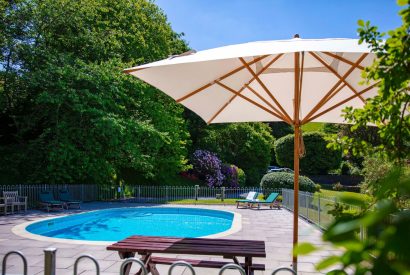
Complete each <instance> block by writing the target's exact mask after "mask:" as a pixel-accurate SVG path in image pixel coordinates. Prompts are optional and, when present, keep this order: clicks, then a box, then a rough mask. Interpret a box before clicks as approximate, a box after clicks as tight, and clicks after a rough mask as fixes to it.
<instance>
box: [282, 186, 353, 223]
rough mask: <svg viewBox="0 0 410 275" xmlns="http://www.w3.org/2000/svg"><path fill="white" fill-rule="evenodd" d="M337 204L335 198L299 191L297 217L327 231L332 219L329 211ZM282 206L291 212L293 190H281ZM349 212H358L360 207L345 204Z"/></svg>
mask: <svg viewBox="0 0 410 275" xmlns="http://www.w3.org/2000/svg"><path fill="white" fill-rule="evenodd" d="M336 203H338V199H337V197H328V196H324V195H322V194H320V193H314V194H313V193H308V192H302V191H299V216H301V217H303V218H305V219H306V220H308V221H310V222H312V223H314V224H316V225H317V226H319V227H320V228H322V229H327V228H328V226H329V225H330V223H332V222H333V220H334V217H333V215H332V214H329V211H330V210H332V209H334V207H335V205H336ZM282 206H283V207H284V208H286V209H288V210H290V211H293V190H292V189H282ZM344 206H346V207H347V208H348V210H349V211H357V212H358V211H360V207H357V206H354V205H350V204H345V203H344Z"/></svg>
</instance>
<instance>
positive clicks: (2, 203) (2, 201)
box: [0, 198, 7, 215]
mask: <svg viewBox="0 0 410 275" xmlns="http://www.w3.org/2000/svg"><path fill="white" fill-rule="evenodd" d="M1 208H3V211H4V215H6V214H7V204H6V200H5V199H4V198H0V209H1Z"/></svg>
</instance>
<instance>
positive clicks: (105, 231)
mask: <svg viewBox="0 0 410 275" xmlns="http://www.w3.org/2000/svg"><path fill="white" fill-rule="evenodd" d="M234 216H235V215H234V213H232V212H227V211H220V210H209V209H198V208H174V207H144V208H114V209H105V210H98V211H92V212H87V213H81V214H74V215H69V216H65V217H60V218H53V219H47V220H43V221H39V222H34V223H31V224H30V225H28V226H27V227H25V230H26V231H28V232H29V233H32V234H36V235H41V236H45V237H51V238H58V239H68V240H85V241H109V242H113V241H118V240H122V239H124V238H127V237H129V236H131V235H142V236H163V237H204V236H209V235H215V234H219V233H221V232H226V231H229V230H230V229H231V227H232V224H233V220H234Z"/></svg>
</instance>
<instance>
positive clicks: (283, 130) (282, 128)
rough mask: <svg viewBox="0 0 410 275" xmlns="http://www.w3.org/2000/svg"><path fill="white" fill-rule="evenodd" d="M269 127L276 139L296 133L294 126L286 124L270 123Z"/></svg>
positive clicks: (280, 122) (279, 122)
mask: <svg viewBox="0 0 410 275" xmlns="http://www.w3.org/2000/svg"><path fill="white" fill-rule="evenodd" d="M268 125H269V128H270V130H271V134H272V136H273V137H274V138H275V139H278V138H281V137H284V136H287V135H289V134H293V133H294V132H295V131H294V129H293V127H292V125H289V124H287V123H286V122H282V121H276V122H269V123H268Z"/></svg>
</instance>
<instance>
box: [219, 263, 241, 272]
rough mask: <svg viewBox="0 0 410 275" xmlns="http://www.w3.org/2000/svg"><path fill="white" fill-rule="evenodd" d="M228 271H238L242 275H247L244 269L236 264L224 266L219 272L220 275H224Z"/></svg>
mask: <svg viewBox="0 0 410 275" xmlns="http://www.w3.org/2000/svg"><path fill="white" fill-rule="evenodd" d="M227 269H236V270H238V271H239V273H240V274H241V275H246V273H245V270H244V269H243V268H242V266H240V265H237V264H234V263H229V264H226V265H224V266H223V267H222V268H221V270H219V273H218V275H222V274H223V273H224V272H225V270H227Z"/></svg>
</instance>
